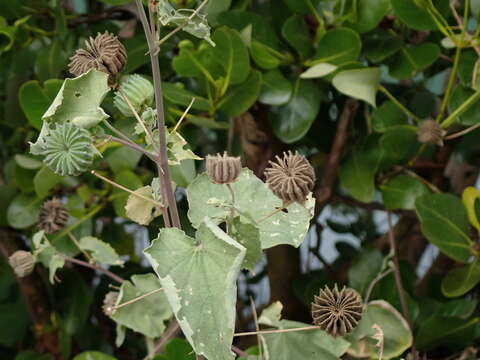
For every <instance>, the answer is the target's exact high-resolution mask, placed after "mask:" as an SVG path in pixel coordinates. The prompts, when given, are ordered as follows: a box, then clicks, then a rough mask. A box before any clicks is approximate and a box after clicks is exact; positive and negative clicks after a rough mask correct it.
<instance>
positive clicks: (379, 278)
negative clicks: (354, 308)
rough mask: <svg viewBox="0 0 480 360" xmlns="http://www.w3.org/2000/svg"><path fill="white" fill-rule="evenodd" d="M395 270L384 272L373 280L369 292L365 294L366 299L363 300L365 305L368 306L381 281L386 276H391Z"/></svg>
mask: <svg viewBox="0 0 480 360" xmlns="http://www.w3.org/2000/svg"><path fill="white" fill-rule="evenodd" d="M392 271H393V269H388V270H387V271H384V272H382V273H380V274H378V275H377V276H376V277H375V279H373V280H372V282H371V283H370V285H369V286H368V289H367V292H366V293H365V298H364V299H363V303H364V304H365V305H367V304H368V301H369V300H370V295H372V291H373V288H374V287H375V285H377V284H378V282H379V281H380V280H382V279H383V278H384V277H385V276H387V275H390V274H391V273H392Z"/></svg>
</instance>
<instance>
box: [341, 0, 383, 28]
mask: <svg viewBox="0 0 480 360" xmlns="http://www.w3.org/2000/svg"><path fill="white" fill-rule="evenodd" d="M389 9H390V0H359V1H358V3H357V9H356V13H355V16H352V17H351V18H350V19H349V21H348V22H347V25H348V26H349V27H351V28H352V29H354V30H356V31H358V32H359V33H365V32H368V31H370V30H373V29H374V28H375V27H376V26H377V25H378V24H379V23H380V21H382V19H383V17H384V16H385V15H386V14H387V12H388V10H389Z"/></svg>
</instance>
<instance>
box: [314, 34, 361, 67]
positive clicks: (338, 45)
mask: <svg viewBox="0 0 480 360" xmlns="http://www.w3.org/2000/svg"><path fill="white" fill-rule="evenodd" d="M361 48H362V42H361V41H360V36H359V35H358V33H357V32H356V31H354V30H352V29H348V28H336V29H333V30H329V31H327V33H326V34H325V35H324V36H323V37H322V38H321V39H320V41H319V43H318V46H317V52H316V53H315V56H314V57H313V58H312V59H311V60H310V61H309V62H308V64H309V65H314V64H319V63H328V64H332V65H342V64H345V63H348V62H352V61H355V60H357V58H358V55H359V54H360V49H361Z"/></svg>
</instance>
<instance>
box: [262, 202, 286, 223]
mask: <svg viewBox="0 0 480 360" xmlns="http://www.w3.org/2000/svg"><path fill="white" fill-rule="evenodd" d="M288 205H290V203H288V204H285V205H284V206H282V207H279V208H277V209H275V210H274V211H272V212H271V213H270V214H267V215H265V216H264V217H262V218H261V219H260V220H258V221H257V224H260V223H261V222H263V221H265V220H267V219H269V218H271V217H272V216H274V215H276V214H278V213H279V212H282V211H283V210H285V209H286V208H287V207H288Z"/></svg>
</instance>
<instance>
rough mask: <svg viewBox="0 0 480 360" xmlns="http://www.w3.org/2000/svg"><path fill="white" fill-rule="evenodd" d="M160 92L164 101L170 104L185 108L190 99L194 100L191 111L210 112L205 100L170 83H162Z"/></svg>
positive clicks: (208, 104)
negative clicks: (161, 91)
mask: <svg viewBox="0 0 480 360" xmlns="http://www.w3.org/2000/svg"><path fill="white" fill-rule="evenodd" d="M162 90H163V94H164V96H165V99H167V100H168V101H170V102H172V103H173V104H175V105H180V106H182V107H184V108H186V107H187V106H188V105H189V104H190V102H191V101H192V98H195V102H194V103H193V105H192V109H193V110H199V111H209V110H210V103H209V102H208V100H207V99H205V98H204V97H202V96H199V95H197V94H194V93H192V92H190V91H188V90H187V89H185V88H183V87H181V86H179V85H177V84H171V83H162Z"/></svg>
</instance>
